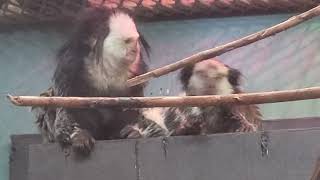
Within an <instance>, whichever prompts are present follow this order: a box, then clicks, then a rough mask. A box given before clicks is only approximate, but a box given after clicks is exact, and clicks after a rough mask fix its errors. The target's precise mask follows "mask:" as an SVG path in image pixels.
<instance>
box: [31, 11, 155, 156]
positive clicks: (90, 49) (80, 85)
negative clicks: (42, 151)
mask: <svg viewBox="0 0 320 180" xmlns="http://www.w3.org/2000/svg"><path fill="white" fill-rule="evenodd" d="M117 11H119V10H117ZM112 13H115V11H109V10H107V9H105V8H91V9H88V10H86V11H85V12H84V13H83V14H82V15H81V16H80V18H79V20H78V22H77V25H76V28H75V31H74V33H73V36H71V37H70V39H69V41H67V42H66V43H65V45H64V46H63V47H62V48H61V49H60V51H59V52H58V54H57V67H56V70H55V72H54V76H53V87H52V88H50V89H49V91H48V92H50V93H48V92H47V93H45V94H43V95H45V96H80V97H81V96H82V97H83V96H86V97H97V96H105V97H109V96H143V87H144V85H140V86H137V87H134V88H127V87H126V86H121V87H119V86H117V85H114V86H113V84H109V85H108V87H109V88H107V89H104V90H101V89H97V88H96V87H95V86H94V85H93V84H94V83H93V82H91V79H90V78H88V75H87V67H86V66H87V64H86V63H85V60H86V59H87V61H88V59H89V60H90V61H91V62H90V63H96V64H99V62H101V61H102V60H103V59H102V50H103V49H102V48H103V41H104V39H105V38H106V37H107V36H108V34H109V28H108V22H109V17H110V15H111V14H112ZM139 40H140V44H141V46H142V48H141V49H144V50H146V51H147V54H148V53H149V49H150V47H149V45H148V44H147V42H146V41H145V40H144V38H143V37H142V36H141V34H140V39H139ZM94 41H95V42H96V43H92V42H94ZM140 53H141V52H140ZM104 56H106V54H104ZM141 58H142V53H141ZM137 64H138V69H135V70H134V71H135V72H133V75H139V74H142V73H145V72H147V70H148V67H147V65H146V63H145V62H144V61H143V59H140V60H139V62H138V63H137ZM106 70H108V68H106ZM128 71H129V68H128V67H123V70H120V71H119V72H120V73H127V72H128ZM106 73H107V72H106ZM115 76H116V75H115ZM109 78H113V77H109ZM129 78H130V77H129ZM125 81H126V80H125ZM125 81H124V82H117V83H119V84H124V83H125ZM32 110H33V112H34V113H35V115H36V117H37V124H38V127H39V129H40V132H41V133H42V134H43V136H44V138H45V139H47V140H48V141H49V142H55V141H57V142H59V143H60V144H61V145H62V147H66V146H69V145H72V147H73V148H74V150H75V151H77V152H81V153H83V154H89V153H90V151H91V150H92V148H93V145H94V141H95V140H105V139H116V138H120V135H119V133H120V130H121V129H123V127H124V126H125V125H127V124H128V123H132V122H135V121H136V119H137V116H138V115H139V112H138V111H137V110H123V109H121V108H92V109H66V108H44V107H33V108H32ZM49 114H50V115H49Z"/></svg>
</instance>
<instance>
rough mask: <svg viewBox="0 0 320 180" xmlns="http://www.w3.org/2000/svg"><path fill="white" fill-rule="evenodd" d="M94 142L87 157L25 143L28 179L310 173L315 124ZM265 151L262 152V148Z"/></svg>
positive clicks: (188, 179)
mask: <svg viewBox="0 0 320 180" xmlns="http://www.w3.org/2000/svg"><path fill="white" fill-rule="evenodd" d="M263 135H264V137H267V141H265V142H266V143H264V144H265V145H266V146H264V147H265V148H261V134H260V133H250V134H219V135H211V136H193V137H192V136H190V137H169V138H150V139H140V140H118V141H100V142H98V143H97V146H96V148H95V151H94V152H93V154H92V156H91V157H90V158H89V159H85V160H81V161H79V160H77V159H76V157H75V156H73V155H71V156H69V157H65V156H64V154H63V153H62V152H61V151H59V148H58V147H57V146H56V145H41V144H36V145H30V147H29V148H30V149H29V167H28V172H29V179H32V180H43V179H46V180H51V179H54V180H56V179H68V180H73V179H74V180H82V179H83V180H87V179H94V180H100V179H119V180H120V179H121V180H132V179H136V180H142V179H148V180H163V179H166V180H180V179H181V180H198V179H201V180H207V179H208V180H212V179H238V180H242V179H243V180H247V179H259V180H264V179H266V180H270V179H282V180H302V179H309V178H310V177H311V174H312V171H313V167H314V163H315V161H316V159H317V157H318V155H320V153H319V150H320V149H319V148H320V147H319V144H320V139H319V136H320V129H312V130H279V131H272V132H268V133H264V134H263ZM265 149H267V150H268V154H266V153H265V154H264V155H263V153H262V150H263V151H264V152H265Z"/></svg>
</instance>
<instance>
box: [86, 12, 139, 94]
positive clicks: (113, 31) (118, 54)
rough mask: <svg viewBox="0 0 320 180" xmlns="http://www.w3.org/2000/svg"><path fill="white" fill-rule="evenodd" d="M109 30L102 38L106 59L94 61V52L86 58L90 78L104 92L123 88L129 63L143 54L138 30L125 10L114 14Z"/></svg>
mask: <svg viewBox="0 0 320 180" xmlns="http://www.w3.org/2000/svg"><path fill="white" fill-rule="evenodd" d="M109 30H110V31H109V34H108V36H107V37H106V39H105V40H104V42H103V52H102V56H103V61H102V62H99V63H92V62H93V61H92V58H94V57H93V54H90V55H89V57H88V58H87V59H86V61H85V63H86V64H87V65H86V67H87V68H88V69H87V72H88V78H89V79H90V82H92V83H93V86H94V87H95V88H96V89H97V90H99V91H101V92H109V91H110V90H113V91H116V92H117V90H123V89H124V87H125V82H126V81H127V79H128V74H129V66H130V65H131V64H132V63H133V62H134V61H135V60H136V59H137V58H140V46H139V43H138V38H139V34H138V32H137V29H136V25H135V23H134V22H133V20H132V19H131V17H130V16H128V15H127V14H124V13H122V12H117V13H115V14H113V15H111V16H110V19H109Z"/></svg>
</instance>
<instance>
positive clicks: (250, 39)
mask: <svg viewBox="0 0 320 180" xmlns="http://www.w3.org/2000/svg"><path fill="white" fill-rule="evenodd" d="M318 15H320V5H319V6H317V7H315V8H313V9H311V10H309V11H306V12H304V13H302V14H300V15H297V16H293V17H291V18H289V19H288V20H286V21H284V22H282V23H280V24H277V25H275V26H272V27H270V28H268V29H264V30H261V31H259V32H256V33H254V34H251V35H249V36H246V37H243V38H241V39H238V40H235V41H232V42H230V43H227V44H225V45H222V46H218V47H215V48H213V49H209V50H205V51H202V52H199V53H197V54H194V55H192V56H190V57H187V58H185V59H182V60H180V61H177V62H175V63H172V64H169V65H166V66H164V67H161V68H158V69H155V70H152V71H150V72H147V73H145V74H142V75H139V76H136V77H134V78H132V79H129V80H128V82H127V83H128V85H129V86H130V87H131V86H135V85H138V84H141V83H144V82H146V81H149V80H151V79H153V78H157V77H160V76H162V75H165V74H168V73H170V72H173V71H176V70H178V69H180V68H183V67H185V66H186V65H189V64H194V63H197V62H200V61H202V60H205V59H209V58H213V57H215V56H219V55H221V54H223V53H226V52H229V51H232V50H234V49H237V48H239V47H242V46H246V45H248V44H251V43H254V42H256V41H259V40H261V39H264V38H267V37H269V36H273V35H275V34H277V33H280V32H282V31H285V30H287V29H289V28H291V27H294V26H296V25H298V24H300V23H302V22H304V21H307V20H309V19H311V18H313V17H315V16H318Z"/></svg>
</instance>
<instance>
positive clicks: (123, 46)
mask: <svg viewBox="0 0 320 180" xmlns="http://www.w3.org/2000/svg"><path fill="white" fill-rule="evenodd" d="M109 29H110V31H109V34H108V36H107V37H106V39H105V40H104V43H103V54H104V56H105V57H104V58H106V59H107V61H108V63H110V65H111V66H119V65H120V66H122V65H127V66H128V65H130V64H131V63H133V62H134V60H135V59H136V56H137V54H138V51H139V49H138V47H137V46H139V43H138V39H139V33H138V31H137V28H136V25H135V23H134V21H133V20H132V18H131V17H130V16H129V15H127V14H125V13H122V12H116V13H115V14H112V15H111V17H110V19H109Z"/></svg>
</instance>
